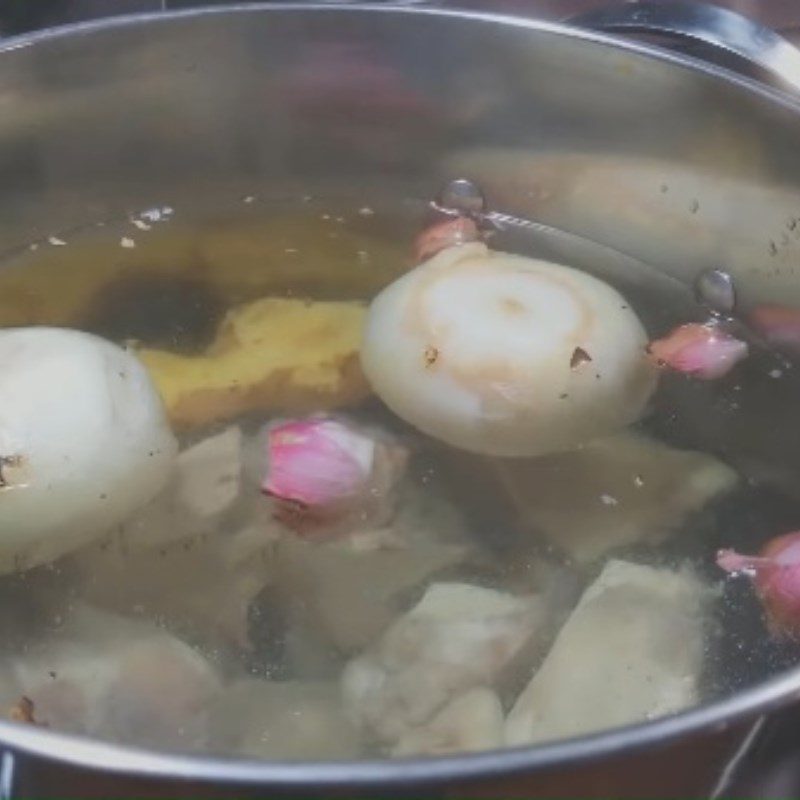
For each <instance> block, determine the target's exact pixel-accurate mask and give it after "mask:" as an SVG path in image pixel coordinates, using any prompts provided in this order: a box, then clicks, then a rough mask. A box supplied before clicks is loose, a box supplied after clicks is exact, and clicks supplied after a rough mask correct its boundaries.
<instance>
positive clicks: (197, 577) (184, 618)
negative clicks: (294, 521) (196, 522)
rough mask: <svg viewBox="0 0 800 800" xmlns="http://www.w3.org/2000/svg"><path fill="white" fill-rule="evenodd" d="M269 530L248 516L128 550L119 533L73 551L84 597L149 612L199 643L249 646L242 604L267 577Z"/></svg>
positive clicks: (115, 608) (271, 540) (245, 605)
mask: <svg viewBox="0 0 800 800" xmlns="http://www.w3.org/2000/svg"><path fill="white" fill-rule="evenodd" d="M274 545H275V539H274V534H273V533H271V532H270V530H269V529H268V528H264V527H262V526H261V525H259V524H257V523H254V524H251V525H246V526H244V527H242V528H239V529H236V528H234V529H232V531H230V532H228V531H223V532H219V533H217V534H216V535H215V536H200V537H196V538H194V539H190V540H184V541H178V542H172V543H169V544H165V545H164V546H163V547H151V548H149V549H139V550H129V549H128V548H127V547H126V543H125V541H124V539H119V538H118V539H115V540H112V541H111V542H108V543H106V545H105V546H104V547H95V548H92V549H90V550H86V551H84V552H83V553H82V554H81V555H80V557H76V559H75V564H76V566H77V567H78V569H79V570H80V575H81V592H82V596H83V598H84V599H86V600H87V601H88V602H91V603H93V604H94V605H97V606H99V607H101V608H105V609H109V610H113V611H117V612H120V613H127V612H128V611H130V609H136V611H137V613H142V614H148V615H152V616H155V617H156V618H158V619H161V620H164V621H166V622H168V623H169V624H171V625H173V626H175V627H176V628H177V629H180V630H181V631H186V632H187V634H188V633H190V634H191V635H192V638H193V640H197V641H199V642H201V643H203V644H204V645H207V646H210V647H213V646H220V645H225V646H230V647H236V648H248V647H249V646H250V642H249V638H248V623H247V616H248V608H249V605H250V603H251V601H252V600H253V598H255V597H256V595H258V593H259V592H260V591H261V590H262V589H263V588H264V587H265V586H267V585H268V584H269V583H270V582H271V580H272V577H273V574H274V572H273V550H274Z"/></svg>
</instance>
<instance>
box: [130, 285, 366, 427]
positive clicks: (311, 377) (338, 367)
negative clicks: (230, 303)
mask: <svg viewBox="0 0 800 800" xmlns="http://www.w3.org/2000/svg"><path fill="white" fill-rule="evenodd" d="M364 315H365V306H364V305H363V304H362V303H359V302H353V301H348V302H307V301H303V300H293V299H285V298H272V297H268V298H265V299H262V300H257V301H256V302H254V303H250V304H249V305H245V306H242V307H240V308H238V309H234V310H232V311H230V312H229V313H228V315H227V316H226V318H225V319H224V321H223V322H222V324H221V326H220V329H219V331H218V334H217V338H216V340H215V341H214V343H213V344H212V345H211V346H210V347H209V349H208V350H207V351H206V352H205V353H204V354H202V355H199V356H183V355H178V354H175V353H170V352H166V351H163V350H149V349H142V350H140V351H139V353H138V355H139V357H140V358H141V360H142V361H143V362H144V364H145V366H146V367H147V368H148V370H149V371H150V374H151V375H152V376H153V379H154V380H155V382H156V385H157V386H158V389H159V391H160V393H161V397H162V399H163V400H164V403H165V405H166V407H167V411H168V413H169V416H170V419H171V421H172V423H173V424H174V425H175V426H176V427H179V428H184V429H185V428H191V427H196V426H200V425H206V424H208V423H210V422H214V421H220V420H226V419H231V418H233V417H236V416H238V415H240V414H243V413H246V412H250V411H256V410H258V411H269V412H276V411H282V410H286V409H291V410H292V411H293V412H294V413H297V412H302V411H312V410H321V409H330V408H336V407H340V406H344V405H348V404H351V403H354V402H357V401H359V400H361V399H363V398H364V397H366V396H367V394H368V392H369V390H368V388H367V384H366V382H365V380H364V377H363V375H362V374H361V369H360V366H359V359H358V349H359V343H360V339H361V329H362V326H363V322H364Z"/></svg>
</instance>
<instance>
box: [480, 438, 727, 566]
mask: <svg viewBox="0 0 800 800" xmlns="http://www.w3.org/2000/svg"><path fill="white" fill-rule="evenodd" d="M488 468H489V470H490V471H492V472H495V473H496V475H497V477H498V479H499V481H500V485H501V487H502V489H503V490H504V491H505V492H506V493H507V495H508V497H509V499H510V501H511V504H512V506H513V508H514V511H515V513H516V515H517V519H518V524H519V525H520V526H521V527H522V528H523V529H526V530H531V531H536V532H538V533H541V534H543V535H544V536H545V537H547V539H548V540H549V541H550V542H552V543H553V545H554V546H555V547H558V548H560V549H561V550H563V551H565V552H566V554H567V555H568V556H569V557H570V558H572V559H574V560H575V561H576V562H578V563H581V564H584V563H588V562H591V561H593V560H595V559H598V558H600V557H602V556H605V555H607V554H608V553H609V551H611V550H613V549H615V548H619V547H623V546H626V545H633V544H645V543H646V544H650V545H657V544H660V543H661V542H663V541H664V540H665V539H667V538H668V537H669V536H670V535H673V534H675V533H677V532H678V531H680V530H683V529H685V525H686V522H687V520H689V519H691V517H692V515H693V514H695V513H697V512H699V511H701V510H702V509H704V508H706V507H707V506H708V505H709V504H710V503H712V502H713V501H714V500H716V499H718V498H720V497H722V496H724V495H726V494H729V493H730V492H731V491H732V490H733V489H734V488H735V487H736V485H737V484H738V476H737V475H736V473H735V472H734V471H733V470H732V469H731V468H730V467H728V466H727V465H726V464H724V463H722V462H721V461H719V460H718V459H716V458H714V457H713V456H711V455H708V454H706V453H698V452H693V451H690V450H678V449H676V448H674V447H670V446H669V445H666V444H664V443H663V442H659V441H658V440H656V439H653V438H652V437H649V436H645V435H643V434H641V433H634V432H633V431H623V432H622V433H619V434H617V435H615V436H609V437H607V438H605V439H598V440H596V441H594V442H592V443H591V444H588V445H586V446H585V447H582V448H580V449H578V450H573V451H572V452H570V453H556V454H553V455H549V456H544V457H542V458H537V459H530V460H526V461H522V462H520V461H517V460H514V461H510V460H502V459H494V460H493V461H492V463H491V464H490V465H488Z"/></svg>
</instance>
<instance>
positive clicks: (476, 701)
mask: <svg viewBox="0 0 800 800" xmlns="http://www.w3.org/2000/svg"><path fill="white" fill-rule="evenodd" d="M503 722H504V720H503V707H502V705H501V704H500V700H499V699H498V697H497V695H496V694H495V693H494V692H493V691H492V690H491V689H487V688H486V687H484V686H480V687H477V688H475V689H470V690H469V691H467V692H464V694H462V695H459V696H458V697H456V698H455V699H454V700H452V701H451V702H450V703H448V704H447V705H446V706H445V707H444V708H443V709H442V710H441V711H440V712H439V713H438V714H437V715H436V716H435V717H434V718H433V719H432V720H431V721H430V722H428V723H427V724H426V725H423V726H422V727H420V728H415V729H414V730H411V731H409V732H408V733H406V734H405V735H404V736H402V737H401V738H400V741H399V742H398V743H397V745H396V746H395V747H394V748H392V755H393V756H443V755H449V754H451V753H468V752H475V751H478V750H491V749H493V748H496V747H501V746H502V744H503Z"/></svg>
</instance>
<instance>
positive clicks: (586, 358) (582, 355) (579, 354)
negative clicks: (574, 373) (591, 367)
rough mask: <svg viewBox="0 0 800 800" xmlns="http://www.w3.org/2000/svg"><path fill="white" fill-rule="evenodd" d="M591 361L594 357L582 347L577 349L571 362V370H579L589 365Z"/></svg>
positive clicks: (573, 352)
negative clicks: (584, 365) (582, 365)
mask: <svg viewBox="0 0 800 800" xmlns="http://www.w3.org/2000/svg"><path fill="white" fill-rule="evenodd" d="M591 360H592V357H591V356H590V355H589V354H588V353H587V352H586V351H585V350H584V349H583V348H582V347H576V348H575V349H574V350H573V351H572V357H571V358H570V360H569V368H570V369H577V368H578V367H580V366H581V364H588V363H589V362H590V361H591Z"/></svg>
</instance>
